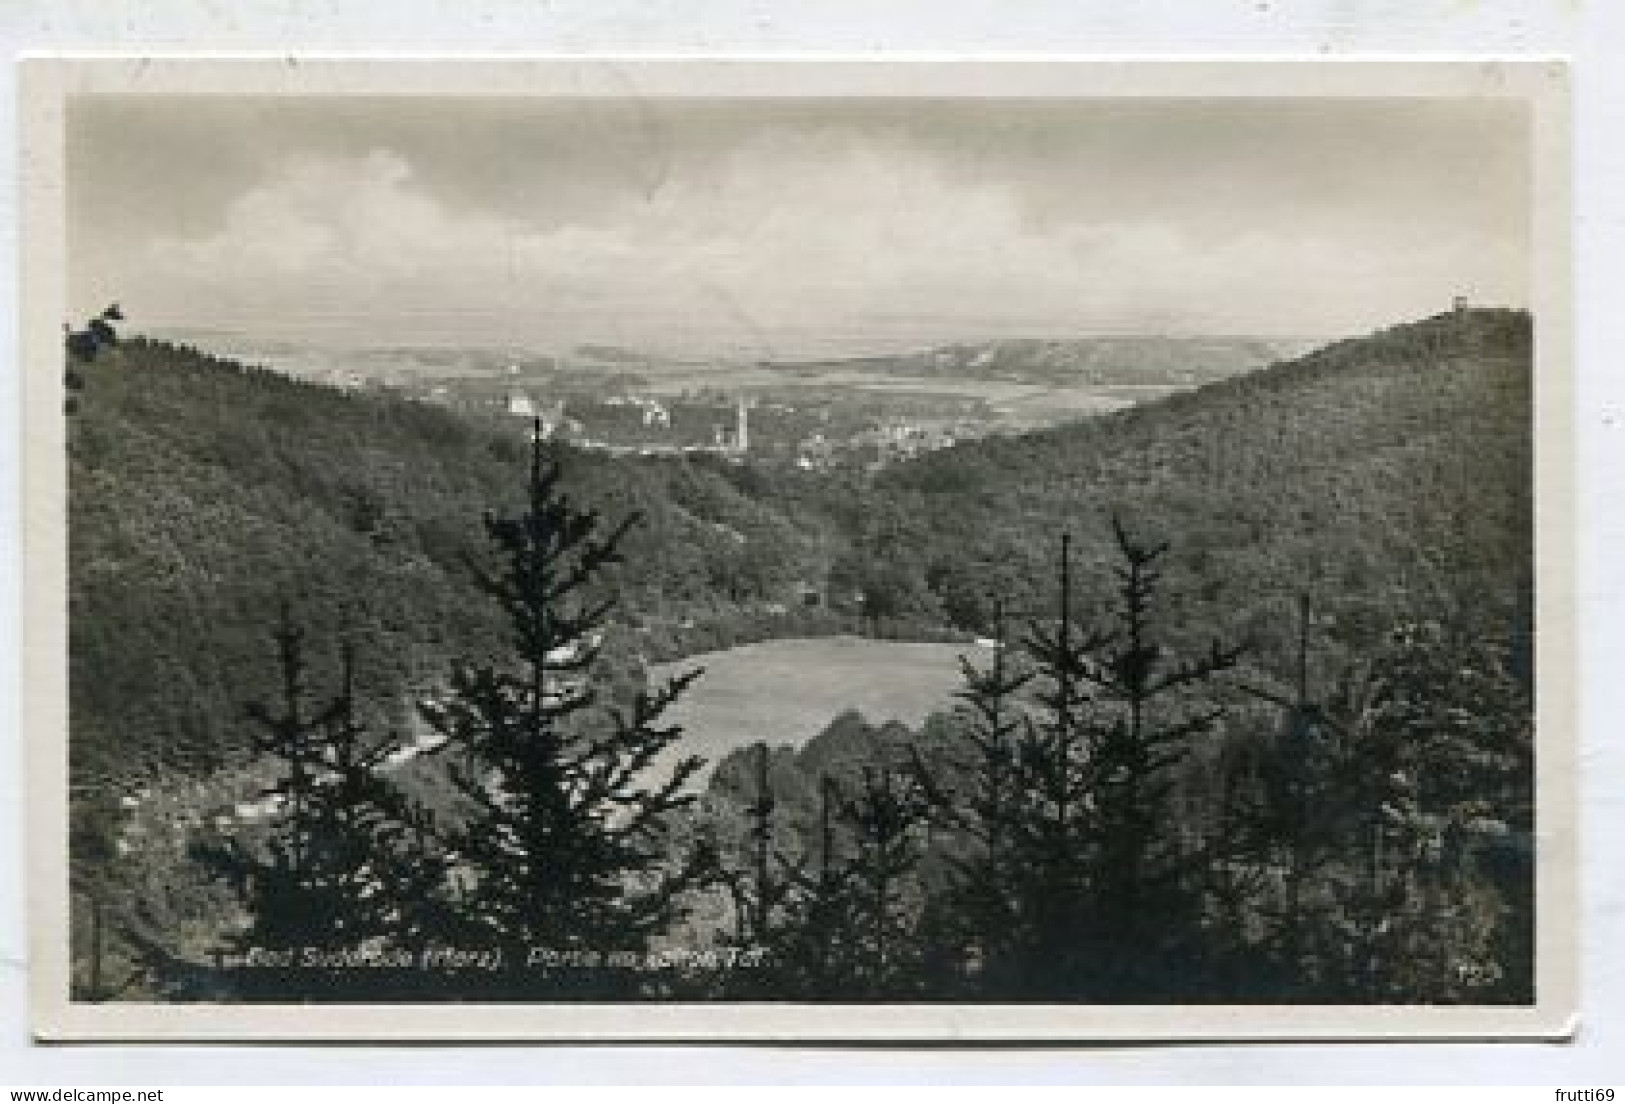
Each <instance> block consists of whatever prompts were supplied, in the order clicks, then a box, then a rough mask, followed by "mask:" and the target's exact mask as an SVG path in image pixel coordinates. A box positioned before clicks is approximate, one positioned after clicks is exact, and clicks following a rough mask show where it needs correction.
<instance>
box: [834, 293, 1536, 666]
mask: <svg viewBox="0 0 1625 1104" xmlns="http://www.w3.org/2000/svg"><path fill="white" fill-rule="evenodd" d="M1531 351H1532V336H1531V323H1530V318H1529V316H1528V315H1527V314H1525V313H1523V312H1515V311H1502V310H1472V311H1466V312H1461V313H1453V314H1447V315H1441V316H1438V317H1435V318H1430V319H1426V320H1423V321H1420V322H1416V323H1411V324H1406V325H1401V326H1396V327H1393V328H1391V329H1388V330H1384V331H1382V332H1379V333H1377V334H1374V335H1372V336H1370V337H1365V338H1359V339H1354V340H1349V341H1343V342H1340V343H1337V344H1334V345H1330V346H1328V347H1326V348H1324V349H1321V350H1319V351H1317V352H1314V353H1311V354H1309V355H1307V356H1304V357H1301V358H1298V359H1296V360H1292V361H1287V362H1283V363H1279V364H1277V365H1274V366H1272V367H1270V368H1267V369H1264V370H1262V371H1258V372H1254V373H1251V374H1248V375H1246V376H1242V377H1237V378H1235V379H1231V380H1226V381H1223V382H1219V383H1214V384H1211V385H1209V386H1206V387H1203V388H1200V389H1197V390H1194V391H1189V392H1185V393H1182V394H1179V395H1176V396H1173V397H1171V398H1168V399H1166V400H1164V401H1161V402H1157V403H1149V404H1146V405H1143V406H1139V407H1135V408H1132V409H1129V410H1125V411H1122V412H1119V413H1116V414H1113V415H1110V416H1106V417H1101V418H1096V419H1092V420H1088V421H1082V422H1077V423H1073V424H1071V425H1067V426H1063V427H1059V428H1056V429H1052V430H1048V431H1045V432H1040V433H1034V434H1030V435H1026V436H1021V437H1008V438H998V439H989V440H986V441H981V442H977V443H974V444H970V445H967V446H964V447H960V448H956V449H950V450H945V451H943V452H939V453H935V454H932V455H930V456H927V457H924V458H921V459H919V460H917V461H915V462H913V463H910V464H907V465H900V466H898V467H897V468H895V469H891V470H889V471H887V472H886V473H885V474H884V475H883V477H882V478H881V479H880V480H878V482H877V485H876V487H875V488H874V494H875V496H876V500H877V501H876V502H875V503H874V504H873V505H872V506H871V507H870V508H869V509H868V510H867V520H866V521H865V522H864V523H863V524H862V526H861V532H860V533H859V534H858V536H857V545H858V549H859V551H858V552H857V553H856V554H855V555H854V557H853V560H852V563H853V564H854V565H855V569H856V570H857V572H858V573H859V574H865V575H866V577H868V578H870V579H873V580H878V581H880V589H881V590H882V591H885V592H887V593H883V594H882V595H881V597H882V599H883V600H889V601H894V602H896V603H899V604H908V603H911V602H913V603H918V602H937V603H940V606H941V612H942V615H943V616H944V617H946V618H948V619H949V620H952V621H954V622H957V623H959V624H963V625H967V626H986V625H987V624H988V623H989V622H990V620H991V618H990V607H991V602H992V600H993V598H994V597H995V596H997V597H1000V598H1002V599H1003V600H1004V602H1005V603H1006V607H1007V608H1010V609H1014V610H1016V611H1017V612H1018V613H1020V612H1033V611H1043V610H1046V609H1050V608H1053V593H1052V591H1053V582H1052V580H1053V579H1054V577H1055V572H1054V557H1055V555H1056V551H1057V544H1058V537H1059V533H1060V532H1061V531H1062V530H1070V531H1071V533H1072V534H1073V537H1074V541H1075V547H1076V548H1077V549H1078V560H1079V564H1080V567H1079V570H1078V572H1077V577H1078V578H1079V579H1080V580H1081V585H1082V586H1083V587H1085V588H1086V589H1088V588H1090V587H1092V588H1093V591H1094V594H1095V595H1096V596H1097V597H1099V596H1102V595H1103V591H1104V588H1105V587H1106V586H1109V585H1110V584H1111V577H1110V574H1109V570H1108V568H1107V564H1108V563H1109V562H1110V560H1111V550H1110V543H1111V539H1112V538H1111V531H1110V525H1109V518H1110V516H1111V515H1112V514H1114V513H1115V514H1118V515H1120V516H1121V517H1122V519H1123V520H1124V521H1125V523H1127V524H1128V525H1129V526H1130V527H1131V528H1132V529H1133V530H1134V531H1136V532H1137V533H1139V534H1142V535H1144V536H1145V537H1147V538H1150V539H1158V540H1169V541H1171V542H1172V545H1173V547H1172V550H1171V555H1170V557H1169V578H1168V580H1167V585H1166V586H1165V587H1164V591H1165V593H1166V596H1167V598H1168V600H1169V601H1170V602H1172V603H1174V604H1175V608H1174V610H1173V614H1174V617H1173V618H1172V619H1173V620H1177V621H1179V622H1183V623H1186V624H1191V625H1196V626H1200V627H1201V629H1202V630H1203V631H1208V630H1210V629H1214V628H1217V627H1218V626H1221V625H1222V626H1227V627H1231V628H1232V629H1233V631H1235V632H1238V633H1241V634H1243V635H1245V636H1247V637H1248V638H1249V639H1252V640H1254V641H1256V642H1258V643H1260V644H1261V645H1264V646H1266V647H1265V651H1266V652H1268V651H1269V650H1271V649H1272V648H1273V650H1275V651H1277V652H1279V651H1282V650H1285V641H1286V638H1287V637H1288V636H1289V635H1290V631H1291V622H1292V618H1291V617H1290V616H1289V615H1287V610H1288V609H1289V608H1290V603H1291V599H1292V598H1293V597H1294V596H1296V595H1298V594H1307V595H1309V596H1310V597H1311V598H1312V599H1313V601H1314V605H1315V608H1316V610H1317V636H1320V637H1324V638H1328V639H1331V640H1336V641H1339V642H1341V644H1342V645H1343V646H1344V647H1345V648H1348V649H1354V650H1360V649H1363V648H1365V647H1368V646H1369V645H1370V644H1371V643H1372V640H1373V638H1374V636H1375V635H1376V634H1380V633H1384V632H1387V631H1388V630H1390V629H1391V628H1392V627H1393V626H1394V625H1395V624H1396V623H1397V622H1398V621H1399V620H1401V619H1422V620H1434V621H1438V622H1440V623H1442V624H1445V625H1447V626H1450V627H1451V628H1452V631H1456V632H1460V633H1466V634H1474V635H1478V636H1486V635H1487V636H1492V637H1495V638H1499V639H1509V638H1516V637H1517V636H1518V635H1519V633H1520V628H1521V626H1522V624H1523V620H1524V618H1525V617H1526V616H1527V612H1528V602H1529V596H1528V588H1529V586H1530V582H1531V580H1530V578H1529V570H1528V564H1529V562H1530V561H1529V557H1530V553H1531V547H1532V545H1531V541H1532V535H1531V525H1532V520H1531V519H1532V515H1531V497H1532V470H1531V457H1530V437H1531V429H1530V417H1531V413H1530V410H1531V404H1530V360H1531ZM1179 607H1183V608H1182V609H1181V608H1179Z"/></svg>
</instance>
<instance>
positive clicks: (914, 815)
mask: <svg viewBox="0 0 1625 1104" xmlns="http://www.w3.org/2000/svg"><path fill="white" fill-rule="evenodd" d="M926 811H927V805H926V802H925V799H924V796H923V794H922V793H921V792H920V789H919V787H918V786H917V785H916V784H915V781H914V779H913V778H912V777H911V776H910V775H909V774H908V773H906V772H899V771H895V770H892V769H890V768H887V767H880V768H874V767H865V768H864V770H863V778H862V782H861V784H860V785H859V787H858V790H857V793H856V794H854V795H853V797H852V798H851V799H850V800H848V801H847V802H846V803H845V807H844V808H843V810H842V819H843V820H845V822H846V824H847V825H848V826H849V828H850V831H851V837H852V842H853V854H852V856H851V858H850V860H849V861H848V864H847V873H846V877H845V881H846V882H847V885H848V891H849V901H850V904H851V908H850V910H849V912H848V923H849V927H848V931H847V932H846V937H847V940H848V941H849V943H850V945H851V946H852V948H853V949H854V951H855V952H856V953H855V955H854V960H855V961H854V965H855V966H856V967H857V969H856V971H855V972H854V976H853V977H851V978H850V981H849V984H850V991H849V992H848V993H847V995H848V996H851V997H854V998H858V999H881V998H895V997H899V996H903V995H905V994H907V993H909V992H910V991H911V990H912V988H913V987H914V986H915V984H916V983H917V981H918V973H919V971H918V968H917V967H918V960H919V950H920V948H919V942H918V940H916V939H915V938H914V934H915V927H916V916H917V913H918V910H919V906H920V903H921V902H920V901H919V896H920V893H921V887H920V885H919V882H918V873H919V866H920V860H921V857H922V848H921V844H920V840H919V837H918V832H917V830H918V829H919V828H921V827H922V826H923V825H924V823H925V814H926Z"/></svg>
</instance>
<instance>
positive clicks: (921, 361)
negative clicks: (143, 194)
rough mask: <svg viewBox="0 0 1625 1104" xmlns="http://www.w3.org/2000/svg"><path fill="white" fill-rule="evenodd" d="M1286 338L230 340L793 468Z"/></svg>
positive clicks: (420, 391) (815, 467) (1085, 399)
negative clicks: (867, 347) (625, 345)
mask: <svg viewBox="0 0 1625 1104" xmlns="http://www.w3.org/2000/svg"><path fill="white" fill-rule="evenodd" d="M211 344H213V345H215V346H218V345H220V342H219V340H218V339H216V340H213V341H212V342H211ZM1300 344H1301V343H1298V342H1290V341H1281V340H1269V339H1253V338H1222V337H1218V338H1169V337H1103V338H1080V339H1072V340H1028V341H995V342H986V343H972V344H962V345H951V346H943V347H939V348H935V349H929V350H923V351H920V352H915V353H906V354H899V355H891V356H870V357H854V358H848V359H837V360H830V361H817V362H811V361H789V362H768V361H755V362H727V361H723V362H711V361H703V360H679V359H672V358H663V357H660V356H655V355H649V354H644V353H639V352H634V351H629V350H623V349H620V348H617V347H614V346H606V345H583V346H578V347H576V348H574V349H572V350H570V351H568V352H563V353H548V354H541V353H535V352H522V351H515V350H479V349H455V350H453V349H433V348H415V347H414V348H378V349H351V350H342V351H337V350H319V349H313V348H301V347H296V346H279V345H265V346H260V347H256V348H243V349H239V350H234V352H236V354H237V355H239V356H241V357H242V358H243V359H245V360H248V361H251V362H258V363H265V364H268V365H270V366H272V367H275V368H277V369H278V370H280V371H285V372H288V373H289V374H291V375H295V376H299V377H301V378H305V379H310V380H313V381H316V382H321V383H326V384H328V385H330V386H334V387H338V388H341V389H344V390H360V389H384V390H389V391H391V392H394V393H396V394H402V395H405V396H408V397H410V398H413V399H416V400H418V401H422V402H427V403H432V404H435V405H439V406H445V407H448V408H451V409H455V410H457V411H459V412H460V413H462V414H465V415H468V416H472V417H475V418H479V419H483V420H491V421H496V422H499V423H500V422H512V423H513V424H515V426H516V428H517V427H518V426H519V425H521V424H522V425H523V426H524V427H526V428H528V427H530V426H532V425H534V424H537V423H539V424H540V425H541V427H542V432H543V433H544V435H546V436H547V437H549V438H551V439H555V440H561V441H567V442H569V443H571V444H573V445H575V446H576V447H578V448H584V449H591V450H595V451H602V452H605V453H610V454H614V455H635V456H664V455H681V454H695V453H701V454H710V455H715V456H719V457H722V458H724V459H728V460H732V461H736V462H738V461H743V460H745V459H747V458H748V459H749V460H750V461H751V462H752V463H762V464H769V465H775V466H786V467H794V468H799V469H801V470H803V471H827V470H831V469H835V468H856V469H861V470H867V471H874V470H878V469H880V468H883V467H885V466H887V465H889V464H893V463H896V462H899V461H902V460H907V459H909V458H911V457H915V456H919V455H921V454H923V453H927V452H931V451H933V450H936V449H941V448H946V447H949V446H951V445H954V444H958V443H960V442H963V441H968V440H975V439H978V438H982V437H987V436H990V435H993V434H999V433H1018V432H1028V431H1031V430H1033V429H1039V428H1044V427H1046V426H1051V425H1056V424H1060V423H1063V422H1068V421H1073V420H1076V419H1078V418H1080V417H1089V416H1092V415H1096V414H1101V413H1108V412H1110V411H1112V410H1117V409H1120V408H1122V407H1125V406H1130V405H1133V404H1135V403H1138V402H1143V401H1146V400H1150V399H1155V398H1159V397H1161V396H1163V395H1166V394H1169V393H1170V392H1174V391H1180V390H1185V389H1188V388H1190V387H1194V386H1197V385H1200V384H1202V383H1206V382H1210V381H1212V380H1215V379H1221V378H1224V377H1227V376H1230V375H1234V374H1235V373H1237V372H1239V371H1247V370H1251V369H1255V368H1258V367H1261V366H1262V365H1263V364H1266V363H1268V362H1270V361H1271V360H1273V359H1275V358H1276V357H1278V356H1280V355H1283V354H1285V353H1290V352H1293V351H1296V349H1297V347H1298V346H1299V345H1300Z"/></svg>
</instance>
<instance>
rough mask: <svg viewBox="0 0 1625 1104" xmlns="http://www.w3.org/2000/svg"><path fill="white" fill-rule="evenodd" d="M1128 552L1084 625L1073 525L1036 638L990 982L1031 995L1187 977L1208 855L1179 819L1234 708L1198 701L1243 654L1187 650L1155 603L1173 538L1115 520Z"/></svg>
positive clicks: (1125, 996) (1172, 988)
mask: <svg viewBox="0 0 1625 1104" xmlns="http://www.w3.org/2000/svg"><path fill="white" fill-rule="evenodd" d="M1112 529H1113V534H1114V536H1115V538H1116V544H1117V552H1118V556H1119V559H1120V563H1119V565H1118V566H1117V568H1116V571H1115V574H1116V578H1117V587H1116V592H1117V602H1116V610H1115V613H1114V615H1113V617H1112V620H1111V622H1110V623H1109V624H1108V625H1106V626H1105V627H1103V628H1096V629H1092V630H1087V631H1085V630H1082V629H1080V627H1079V625H1078V624H1077V618H1076V615H1075V614H1074V612H1073V608H1072V593H1071V592H1072V569H1071V547H1070V540H1069V539H1068V538H1067V537H1066V536H1063V537H1062V540H1061V557H1060V566H1059V576H1060V580H1059V581H1060V594H1059V601H1058V607H1059V609H1058V612H1059V616H1058V617H1057V618H1056V619H1055V621H1054V622H1053V623H1052V624H1050V625H1047V626H1046V625H1035V626H1034V628H1033V630H1032V632H1031V634H1030V637H1029V641H1028V650H1029V652H1030V653H1031V656H1032V661H1033V664H1034V669H1035V673H1036V677H1037V680H1038V687H1039V688H1038V691H1037V693H1036V694H1035V695H1034V697H1035V700H1036V704H1037V708H1036V710H1034V711H1033V713H1032V714H1029V715H1028V716H1026V717H1024V718H1023V723H1022V729H1021V732H1020V734H1019V736H1018V738H1017V740H1016V744H1015V754H1014V757H1013V762H1012V770H1011V776H1010V787H1009V795H1010V796H1009V801H1008V802H1007V803H1006V805H1005V807H1004V809H1003V811H1002V812H1001V813H1000V814H999V816H1000V817H1001V818H1002V819H1003V822H1004V827H1003V828H1002V830H1001V832H1000V835H1001V838H1002V839H1003V840H1004V843H1003V845H1002V846H1003V847H1004V848H1005V850H1006V854H1007V855H1008V859H1007V862H1006V865H1007V867H1008V879H1009V881H1008V887H1009V897H1010V901H1011V905H1010V909H1011V912H1010V923H1009V925H1008V932H1009V936H1008V939H1007V941H1006V943H1005V945H1004V948H1003V949H1002V951H1001V953H1002V955H1003V956H1004V961H1003V962H1002V963H999V964H997V965H998V969H995V970H989V971H988V983H989V984H991V985H1000V986H1005V987H1007V989H1008V991H1009V992H1010V993H1012V994H1020V995H1024V996H1027V997H1029V998H1030V997H1034V996H1043V995H1055V996H1065V997H1067V998H1069V999H1080V998H1087V999H1096V1000H1103V1001H1123V1000H1155V999H1164V998H1166V997H1168V996H1170V995H1172V996H1177V995H1179V993H1180V992H1181V991H1182V988H1183V987H1185V986H1188V984H1189V982H1190V975H1189V974H1188V973H1187V972H1186V966H1187V964H1186V963H1185V961H1184V958H1185V957H1187V956H1188V955H1189V953H1190V952H1191V948H1192V946H1193V945H1195V944H1196V943H1197V942H1198V941H1197V940H1196V939H1195V937H1194V928H1195V926H1196V924H1197V923H1198V916H1199V909H1200V904H1199V902H1200V884H1201V877H1200V874H1201V871H1202V868H1203V866H1204V864H1205V861H1206V859H1205V856H1202V855H1200V854H1193V853H1192V852H1191V850H1190V849H1189V848H1188V847H1187V846H1186V845H1185V844H1184V842H1182V841H1181V839H1180V838H1179V833H1178V832H1177V831H1175V830H1174V826H1173V824H1172V821H1173V819H1174V808H1173V803H1172V797H1173V790H1174V786H1175V781H1176V772H1177V770H1178V768H1179V767H1180V765H1181V763H1182V762H1183V760H1184V758H1185V756H1186V754H1187V753H1188V752H1189V750H1190V749H1191V747H1192V745H1193V741H1195V740H1196V739H1197V738H1199V737H1201V736H1203V735H1205V734H1207V733H1208V732H1210V731H1212V730H1213V728H1214V727H1215V726H1216V725H1217V723H1218V720H1219V718H1220V716H1221V712H1220V710H1219V708H1218V707H1217V706H1215V705H1214V704H1213V703H1212V702H1211V701H1192V700H1190V699H1191V698H1192V697H1196V696H1199V695H1200V692H1201V691H1203V690H1204V689H1206V688H1207V687H1208V685H1209V684H1210V683H1211V682H1212V680H1213V679H1214V678H1215V677H1216V676H1218V675H1219V674H1221V673H1222V672H1224V671H1226V670H1228V669H1230V668H1231V667H1233V666H1234V665H1235V664H1236V662H1237V660H1238V659H1239V656H1240V654H1241V650H1240V649H1239V648H1236V647H1230V646H1224V645H1221V644H1219V643H1218V642H1214V643H1213V644H1212V645H1211V647H1210V648H1209V650H1208V651H1207V652H1206V653H1205V654H1203V655H1201V656H1199V657H1198V658H1196V659H1193V660H1189V661H1180V660H1178V659H1176V658H1174V657H1173V654H1172V650H1171V648H1169V647H1168V646H1167V645H1166V644H1164V643H1163V642H1162V641H1161V640H1160V639H1159V633H1158V631H1157V627H1156V625H1155V624H1154V601H1155V598H1156V594H1157V588H1158V584H1159V582H1160V573H1159V570H1158V567H1157V565H1158V561H1159V560H1160V559H1161V557H1162V556H1163V555H1164V554H1165V553H1166V551H1167V546H1166V545H1165V544H1163V545H1154V546H1148V545H1144V544H1141V543H1140V542H1138V541H1136V540H1134V539H1133V538H1131V537H1130V536H1129V534H1128V532H1127V531H1126V530H1125V529H1124V527H1123V526H1122V525H1121V524H1120V523H1119V522H1118V521H1117V520H1116V519H1115V518H1114V519H1113V522H1112Z"/></svg>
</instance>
